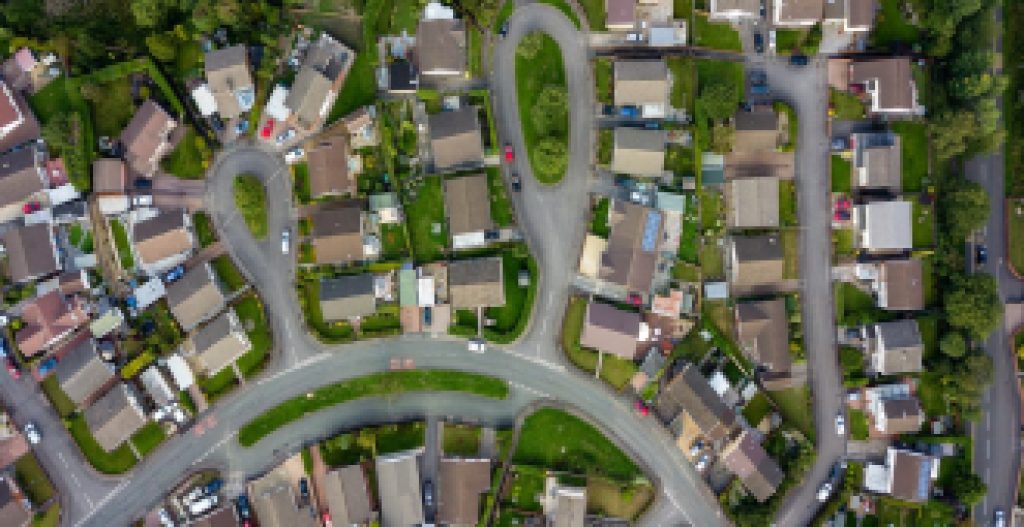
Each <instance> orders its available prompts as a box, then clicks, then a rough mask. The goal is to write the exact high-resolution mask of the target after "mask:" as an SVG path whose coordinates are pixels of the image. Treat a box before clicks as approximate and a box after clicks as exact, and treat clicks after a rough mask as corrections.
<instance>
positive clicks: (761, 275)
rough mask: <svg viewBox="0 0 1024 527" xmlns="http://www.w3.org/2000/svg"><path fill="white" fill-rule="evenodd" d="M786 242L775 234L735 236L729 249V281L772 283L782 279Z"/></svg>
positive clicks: (736, 282) (757, 283)
mask: <svg viewBox="0 0 1024 527" xmlns="http://www.w3.org/2000/svg"><path fill="white" fill-rule="evenodd" d="M783 268H784V261H783V255H782V243H781V242H780V241H779V237H778V236H776V235H774V234H762V235H755V236H733V237H732V240H731V244H730V248H729V281H730V282H732V284H733V285H742V286H751V285H764V284H772V283H775V282H778V281H780V280H782V276H783Z"/></svg>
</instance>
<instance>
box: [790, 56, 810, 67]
mask: <svg viewBox="0 0 1024 527" xmlns="http://www.w3.org/2000/svg"><path fill="white" fill-rule="evenodd" d="M789 63H790V64H792V65H793V66H806V65H808V64H810V63H811V59H810V58H808V57H807V55H801V54H794V55H790V56H789Z"/></svg>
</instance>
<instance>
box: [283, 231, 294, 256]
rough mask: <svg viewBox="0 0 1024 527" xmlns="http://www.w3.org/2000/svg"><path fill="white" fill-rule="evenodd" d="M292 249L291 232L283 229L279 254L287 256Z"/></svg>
mask: <svg viewBox="0 0 1024 527" xmlns="http://www.w3.org/2000/svg"><path fill="white" fill-rule="evenodd" d="M291 248H292V231H291V229H285V230H284V231H283V232H281V254H288V251H290V250H291Z"/></svg>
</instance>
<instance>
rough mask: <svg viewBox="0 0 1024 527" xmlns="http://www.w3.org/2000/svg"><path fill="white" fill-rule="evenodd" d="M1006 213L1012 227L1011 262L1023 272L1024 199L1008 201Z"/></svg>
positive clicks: (1018, 270)
mask: <svg viewBox="0 0 1024 527" xmlns="http://www.w3.org/2000/svg"><path fill="white" fill-rule="evenodd" d="M1006 215H1007V217H1008V223H1009V227H1010V228H1009V231H1010V234H1009V238H1010V246H1009V252H1010V263H1011V264H1013V267H1014V269H1016V270H1017V272H1018V273H1021V272H1024V201H1022V200H1013V201H1009V202H1007V204H1006Z"/></svg>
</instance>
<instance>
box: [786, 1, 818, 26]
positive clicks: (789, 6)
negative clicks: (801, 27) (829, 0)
mask: <svg viewBox="0 0 1024 527" xmlns="http://www.w3.org/2000/svg"><path fill="white" fill-rule="evenodd" d="M775 10H776V16H775V18H776V23H780V24H785V23H787V22H799V21H806V20H820V19H821V16H822V14H823V13H824V12H825V4H824V0H778V3H777V4H776V5H775Z"/></svg>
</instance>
